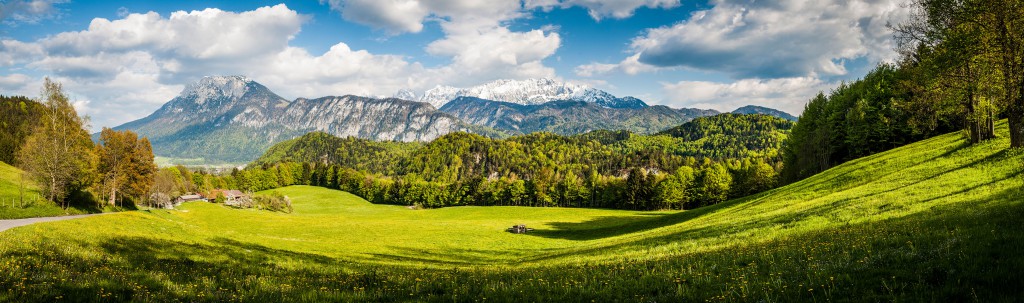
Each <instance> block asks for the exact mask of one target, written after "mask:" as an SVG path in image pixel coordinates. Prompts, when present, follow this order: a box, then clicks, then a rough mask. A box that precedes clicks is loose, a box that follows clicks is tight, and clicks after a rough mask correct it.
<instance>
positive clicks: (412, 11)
mask: <svg viewBox="0 0 1024 303" xmlns="http://www.w3.org/2000/svg"><path fill="white" fill-rule="evenodd" d="M320 2H321V3H324V2H325V1H323V0H321V1H320ZM326 2H327V3H328V4H329V5H330V6H331V9H333V10H335V11H338V12H341V15H342V17H344V18H345V20H349V21H352V22H356V23H359V24H363V25H369V26H372V27H375V28H379V29H385V30H387V31H388V32H390V33H394V34H397V33H418V32H420V31H421V30H423V19H424V18H426V17H427V15H429V11H428V10H427V7H425V6H424V5H423V4H422V3H420V1H417V0H347V1H343V0H330V1H326Z"/></svg>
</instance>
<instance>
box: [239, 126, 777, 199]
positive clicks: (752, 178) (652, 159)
mask: <svg viewBox="0 0 1024 303" xmlns="http://www.w3.org/2000/svg"><path fill="white" fill-rule="evenodd" d="M792 126H793V124H792V122H789V121H787V120H785V119H780V118H774V117H770V116H764V115H735V114H724V115H719V116H715V117H705V118H698V119H695V120H694V121H691V122H688V123H686V124H684V125H682V126H679V127H677V128H674V129H673V130H671V131H667V132H665V133H663V134H658V135H649V136H645V135H637V134H632V133H629V132H623V131H618V132H612V131H598V132H592V133H588V134H584V135H577V136H571V137H566V136H559V135H554V134H550V133H534V134H529V135H523V136H516V137H511V138H508V139H490V138H486V137H482V136H479V135H474V134H468V133H452V134H448V135H445V136H442V137H440V138H438V139H436V140H434V141H432V142H430V143H427V144H423V145H419V144H415V143H393V142H371V141H367V140H362V139H353V138H348V139H340V138H335V137H333V136H329V135H325V134H321V133H313V134H309V135H306V136H303V137H302V138H299V139H296V140H292V141H287V142H285V143H282V144H279V145H278V146H275V147H273V148H271V150H270V151H269V152H268V153H267V154H266V155H264V156H263V157H261V158H260V159H259V160H257V161H256V162H255V165H253V166H252V167H250V168H249V169H246V170H244V171H241V172H237V173H235V174H234V180H235V181H236V182H237V183H238V184H239V185H240V186H241V187H243V188H246V189H249V190H253V191H256V190H263V189H268V188H274V187H278V186H285V185H291V184H311V185H319V186H325V187H330V188H340V189H343V190H346V191H349V192H353V193H355V194H357V195H360V196H362V197H364V198H366V199H367V200H370V201H373V202H375V203H393V204H407V205H413V204H417V205H422V206H425V207H442V206H452V205H529V206H570V207H610V208H625V209H664V208H677V209H678V208H693V207H698V206H701V205H709V204H714V203H717V202H721V201H724V200H725V199H727V198H729V197H739V196H744V195H748V194H751V193H756V192H759V191H763V190H765V189H768V188H771V187H773V186H774V185H775V184H776V175H777V173H776V171H777V170H778V169H779V165H780V161H781V157H780V156H779V152H778V151H779V149H780V148H781V145H782V140H783V139H784V138H785V137H786V135H787V134H788V132H789V129H790V128H791V127H792ZM284 175H288V176H287V177H282V176H284ZM282 180H289V182H281V181H282Z"/></svg>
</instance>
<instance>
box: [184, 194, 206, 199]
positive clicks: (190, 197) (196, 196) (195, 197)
mask: <svg viewBox="0 0 1024 303" xmlns="http://www.w3.org/2000/svg"><path fill="white" fill-rule="evenodd" d="M178 199H182V200H202V199H204V198H203V196H200V195H181V196H179V197H178Z"/></svg>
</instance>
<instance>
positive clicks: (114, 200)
mask: <svg viewBox="0 0 1024 303" xmlns="http://www.w3.org/2000/svg"><path fill="white" fill-rule="evenodd" d="M109 203H110V205H114V204H115V203H117V186H116V184H114V185H111V186H110V200H109Z"/></svg>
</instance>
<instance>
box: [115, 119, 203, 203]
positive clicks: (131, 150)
mask: <svg viewBox="0 0 1024 303" xmlns="http://www.w3.org/2000/svg"><path fill="white" fill-rule="evenodd" d="M100 142H101V144H100V145H98V146H96V154H97V155H99V173H100V177H101V188H102V189H104V190H103V191H104V192H108V193H109V195H108V196H107V199H108V201H109V203H110V204H111V205H116V203H117V202H119V201H122V200H123V199H124V197H125V196H128V197H129V198H131V199H132V200H133V201H142V199H143V198H145V197H146V194H147V193H149V191H150V187H151V186H152V185H153V181H154V174H155V173H156V164H155V163H154V162H153V149H152V147H151V146H150V144H149V139H146V138H142V139H139V138H138V136H137V135H136V134H135V133H134V132H132V131H129V130H125V131H115V130H112V129H109V128H103V130H102V131H101V132H100ZM196 176H198V177H199V178H202V175H200V174H193V177H196ZM119 192H120V193H121V196H120V198H121V199H120V200H119V199H118V198H119V196H118V193H119Z"/></svg>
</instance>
